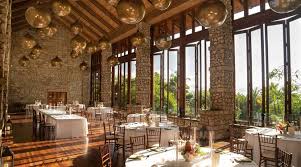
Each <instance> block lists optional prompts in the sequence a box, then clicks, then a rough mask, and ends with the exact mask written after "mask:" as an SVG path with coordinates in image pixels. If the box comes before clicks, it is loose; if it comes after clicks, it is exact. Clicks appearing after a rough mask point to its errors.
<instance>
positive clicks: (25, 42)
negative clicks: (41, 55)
mask: <svg viewBox="0 0 301 167" xmlns="http://www.w3.org/2000/svg"><path fill="white" fill-rule="evenodd" d="M36 44H37V41H36V40H35V39H34V38H33V36H32V35H30V34H28V33H27V34H25V35H24V36H23V37H22V39H21V46H22V48H24V49H32V48H33V47H34V46H36Z"/></svg>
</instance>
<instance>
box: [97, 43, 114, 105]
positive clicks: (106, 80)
mask: <svg viewBox="0 0 301 167" xmlns="http://www.w3.org/2000/svg"><path fill="white" fill-rule="evenodd" d="M110 56H112V47H111V48H110V49H108V50H106V51H102V52H101V92H100V97H101V101H102V102H104V105H105V106H111V105H112V67H111V65H110V64H109V63H108V62H107V59H108V58H109V57H110Z"/></svg>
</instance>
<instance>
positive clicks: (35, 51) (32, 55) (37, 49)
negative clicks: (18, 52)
mask: <svg viewBox="0 0 301 167" xmlns="http://www.w3.org/2000/svg"><path fill="white" fill-rule="evenodd" d="M41 53H42V47H41V46H40V45H39V44H38V45H36V46H35V47H34V48H33V49H32V51H31V53H30V55H29V56H30V58H32V59H34V60H35V59H37V58H39V57H40V55H41Z"/></svg>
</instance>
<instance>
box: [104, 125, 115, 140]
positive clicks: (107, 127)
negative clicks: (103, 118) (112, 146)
mask: <svg viewBox="0 0 301 167" xmlns="http://www.w3.org/2000/svg"><path fill="white" fill-rule="evenodd" d="M103 132H104V134H105V138H107V134H108V133H113V132H114V129H113V125H112V124H110V123H109V122H107V123H105V122H103Z"/></svg>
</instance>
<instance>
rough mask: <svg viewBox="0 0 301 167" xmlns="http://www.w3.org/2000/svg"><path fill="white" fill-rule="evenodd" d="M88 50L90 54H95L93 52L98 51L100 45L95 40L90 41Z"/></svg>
mask: <svg viewBox="0 0 301 167" xmlns="http://www.w3.org/2000/svg"><path fill="white" fill-rule="evenodd" d="M86 50H87V53H88V54H93V53H95V52H97V50H98V47H97V45H96V44H95V43H94V42H89V43H88V44H87V47H86Z"/></svg>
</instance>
